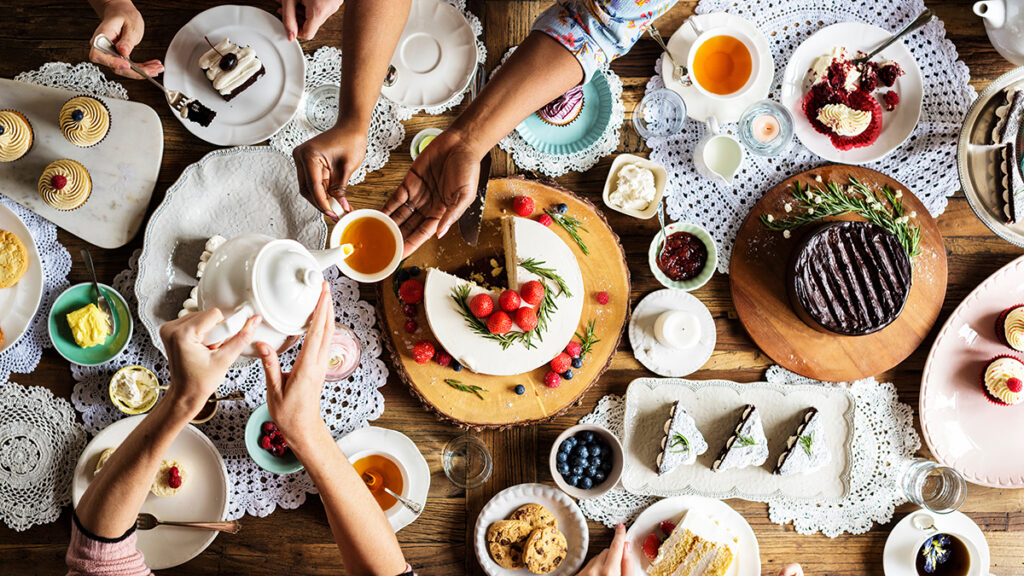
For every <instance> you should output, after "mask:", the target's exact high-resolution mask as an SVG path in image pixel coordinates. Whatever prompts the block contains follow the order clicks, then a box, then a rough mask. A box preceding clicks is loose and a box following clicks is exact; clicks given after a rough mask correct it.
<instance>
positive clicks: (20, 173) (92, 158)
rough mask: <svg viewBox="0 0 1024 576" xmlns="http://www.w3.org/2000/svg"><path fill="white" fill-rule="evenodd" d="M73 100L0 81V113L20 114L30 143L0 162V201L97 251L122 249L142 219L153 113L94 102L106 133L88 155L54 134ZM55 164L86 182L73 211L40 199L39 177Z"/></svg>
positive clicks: (155, 148) (157, 129) (154, 142)
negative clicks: (106, 116)
mask: <svg viewBox="0 0 1024 576" xmlns="http://www.w3.org/2000/svg"><path fill="white" fill-rule="evenodd" d="M78 95H79V93H76V92H72V91H70V90H64V89H61V88H49V87H47V86H37V85H35V84H27V83H25V82H17V81H15V80H8V79H6V78H0V110H3V109H13V110H17V111H18V112H21V113H22V114H24V115H25V117H27V118H28V120H29V122H30V123H31V124H32V131H33V133H34V137H35V141H34V142H33V144H32V149H31V150H29V152H28V154H26V155H25V156H23V157H22V158H20V159H19V160H16V161H14V162H5V163H0V194H4V195H5V196H8V197H9V198H11V199H12V200H14V201H15V202H17V203H18V204H21V205H22V206H24V207H26V208H28V209H29V210H31V211H33V212H35V213H36V214H39V215H40V216H42V217H43V218H46V219H47V220H49V221H50V222H53V223H54V224H56V225H57V226H59V227H61V228H63V229H65V230H67V231H68V232H70V233H72V234H74V235H75V236H78V237H79V238H82V239H83V240H85V241H87V242H90V243H92V244H95V245H96V246H99V247H100V248H108V249H109V248H119V247H121V246H124V245H125V244H127V243H128V242H129V241H131V239H132V238H134V237H135V234H136V233H138V231H139V227H141V226H142V222H143V220H144V219H145V215H146V209H147V208H148V207H149V200H150V197H152V195H153V188H154V187H155V186H156V179H157V174H158V173H159V171H160V161H161V160H162V158H163V154H164V130H163V126H162V125H161V124H160V118H159V117H158V116H157V114H156V112H155V111H154V110H153V109H152V108H150V107H149V106H146V105H145V104H139V103H137V102H128V101H125V100H118V99H116V98H100V100H102V101H103V103H104V104H106V105H107V108H109V109H110V131H109V132H108V133H107V137H106V138H105V139H104V140H103V141H102V142H100V143H99V144H97V145H95V146H93V147H91V148H79V147H78V146H75V145H74V144H72V143H71V142H68V141H67V139H65V138H64V135H63V134H61V131H60V126H59V124H58V122H57V116H58V114H59V113H60V109H61V106H63V105H64V103H65V102H67V101H68V100H69V99H70V98H72V97H74V96H78ZM61 158H70V159H72V160H76V161H78V162H80V163H81V164H82V165H83V166H85V168H86V169H87V170H88V171H89V175H90V176H91V177H92V195H91V196H90V197H89V199H88V200H87V201H86V202H85V204H82V206H80V207H79V208H77V209H75V210H71V211H67V212H62V211H60V210H56V209H54V208H51V207H50V206H48V205H47V204H46V203H44V202H43V200H42V198H41V197H40V196H39V191H38V187H37V185H38V182H39V175H40V174H42V172H43V169H44V168H46V166H47V165H48V164H49V163H50V162H53V161H54V160H59V159H61Z"/></svg>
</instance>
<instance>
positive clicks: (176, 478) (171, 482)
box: [167, 466, 181, 490]
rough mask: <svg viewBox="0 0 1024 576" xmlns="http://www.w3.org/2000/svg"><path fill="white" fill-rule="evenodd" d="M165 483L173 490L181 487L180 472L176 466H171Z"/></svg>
mask: <svg viewBox="0 0 1024 576" xmlns="http://www.w3.org/2000/svg"><path fill="white" fill-rule="evenodd" d="M167 485H168V486H170V487H171V488H172V489H174V490H177V489H178V488H181V474H180V473H179V472H178V467H177V466H175V467H173V468H171V473H170V475H169V476H168V477H167Z"/></svg>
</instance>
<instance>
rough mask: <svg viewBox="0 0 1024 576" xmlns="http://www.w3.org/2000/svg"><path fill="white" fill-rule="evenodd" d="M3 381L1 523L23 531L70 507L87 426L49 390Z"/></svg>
mask: <svg viewBox="0 0 1024 576" xmlns="http://www.w3.org/2000/svg"><path fill="white" fill-rule="evenodd" d="M0 383H3V384H5V385H3V386H0V521H3V523H4V524H6V525H7V526H9V527H10V528H12V529H14V530H18V531H22V530H27V529H29V528H30V527H32V526H35V525H38V524H49V523H50V522H53V521H54V520H56V519H57V517H58V516H60V509H61V508H62V507H64V506H66V505H68V504H70V503H71V478H72V477H73V476H74V473H75V464H76V462H77V461H78V455H79V454H81V453H82V450H83V449H84V448H85V428H83V427H82V425H81V424H79V423H78V422H75V410H74V409H73V408H72V407H71V404H69V403H68V401H67V400H64V399H63V398H54V396H53V393H51V392H50V391H49V390H47V389H46V388H43V387H41V386H31V387H26V386H22V385H21V384H16V383H14V382H9V383H8V382H7V381H6V379H5V378H0Z"/></svg>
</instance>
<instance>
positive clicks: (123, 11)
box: [89, 0, 164, 79]
mask: <svg viewBox="0 0 1024 576" xmlns="http://www.w3.org/2000/svg"><path fill="white" fill-rule="evenodd" d="M93 7H94V8H95V9H96V13H97V14H99V17H100V19H101V22H100V25H99V26H98V27H97V28H96V31H95V32H93V33H92V39H91V40H95V39H96V37H97V36H99V35H100V34H104V35H105V36H106V37H107V38H110V41H111V42H113V43H114V47H115V48H117V51H118V53H119V54H121V55H122V56H131V53H132V50H133V49H134V48H135V46H137V45H138V44H139V42H141V41H142V36H143V34H144V33H145V32H146V24H145V22H143V20H142V14H139V11H138V10H136V9H135V5H134V4H132V3H131V0H109V1H102V0H97V1H96V2H93ZM89 59H90V60H92V61H93V62H95V63H97V64H100V65H102V66H107V67H108V68H111V69H112V70H113V71H114V72H115V73H116V74H118V75H120V76H124V77H126V78H137V79H141V78H142V76H139V75H138V74H136V73H135V71H134V70H132V69H131V67H130V66H128V63H127V62H125V61H124V60H122V59H120V58H116V57H114V56H110V55H107V54H104V53H103V52H100V51H99V50H97V49H96V48H94V47H93V46H92V42H91V41H90V43H89ZM136 64H137V65H138V66H139V68H142V69H143V70H144V71H145V72H146V74H148V75H149V76H157V75H159V74H161V73H162V72H163V71H164V65H163V64H161V63H160V61H159V60H155V59H154V60H149V61H148V62H141V63H136Z"/></svg>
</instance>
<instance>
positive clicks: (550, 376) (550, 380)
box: [544, 372, 562, 388]
mask: <svg viewBox="0 0 1024 576" xmlns="http://www.w3.org/2000/svg"><path fill="white" fill-rule="evenodd" d="M561 384H562V377H561V376H559V375H558V372H548V373H547V374H545V375H544V385H545V386H547V387H548V388H558V387H559V386H560V385H561Z"/></svg>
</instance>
